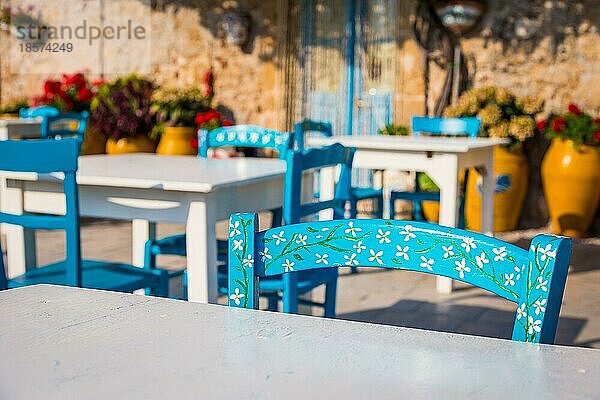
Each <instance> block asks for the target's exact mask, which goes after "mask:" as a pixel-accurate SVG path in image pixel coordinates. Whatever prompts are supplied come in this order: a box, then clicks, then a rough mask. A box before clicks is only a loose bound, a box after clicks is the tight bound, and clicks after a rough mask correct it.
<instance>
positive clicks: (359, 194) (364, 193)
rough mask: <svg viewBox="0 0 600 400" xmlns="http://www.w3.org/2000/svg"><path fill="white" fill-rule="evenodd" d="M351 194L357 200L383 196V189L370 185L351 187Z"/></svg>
mask: <svg viewBox="0 0 600 400" xmlns="http://www.w3.org/2000/svg"><path fill="white" fill-rule="evenodd" d="M350 196H352V197H353V198H354V199H356V200H366V199H374V198H378V197H381V196H383V191H382V190H381V189H373V188H369V187H353V188H351V189H350Z"/></svg>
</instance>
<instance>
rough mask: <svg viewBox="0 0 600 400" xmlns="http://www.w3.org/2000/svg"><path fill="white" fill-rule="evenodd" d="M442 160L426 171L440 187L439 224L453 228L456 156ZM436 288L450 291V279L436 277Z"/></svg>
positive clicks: (455, 199) (456, 203)
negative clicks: (433, 168)
mask: <svg viewBox="0 0 600 400" xmlns="http://www.w3.org/2000/svg"><path fill="white" fill-rule="evenodd" d="M443 160H444V162H443V163H442V164H441V166H442V168H441V169H439V170H437V171H435V172H433V173H430V172H427V173H428V174H430V176H431V177H432V178H433V179H434V181H436V183H437V185H438V186H439V188H440V225H444V226H449V227H452V228H454V227H456V218H457V215H458V158H457V157H456V156H447V157H444V159H443ZM436 289H437V291H438V293H444V294H450V293H452V279H450V278H446V277H437V280H436Z"/></svg>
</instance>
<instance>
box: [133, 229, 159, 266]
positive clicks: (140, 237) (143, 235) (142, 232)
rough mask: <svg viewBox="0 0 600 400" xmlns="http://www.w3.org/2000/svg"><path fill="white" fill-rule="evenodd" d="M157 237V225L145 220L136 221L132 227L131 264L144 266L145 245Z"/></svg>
mask: <svg viewBox="0 0 600 400" xmlns="http://www.w3.org/2000/svg"><path fill="white" fill-rule="evenodd" d="M155 237H156V224H155V223H154V222H149V221H146V220H144V219H134V220H133V221H132V225H131V239H132V240H131V263H132V264H133V265H135V266H136V267H143V266H144V245H145V244H146V241H147V240H148V239H154V238H155Z"/></svg>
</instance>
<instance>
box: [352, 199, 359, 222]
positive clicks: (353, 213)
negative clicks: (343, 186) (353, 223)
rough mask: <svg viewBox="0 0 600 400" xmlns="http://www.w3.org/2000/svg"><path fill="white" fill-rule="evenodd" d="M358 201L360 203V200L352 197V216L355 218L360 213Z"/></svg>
mask: <svg viewBox="0 0 600 400" xmlns="http://www.w3.org/2000/svg"><path fill="white" fill-rule="evenodd" d="M357 203H358V201H357V200H356V199H355V198H354V197H351V198H350V218H351V219H355V218H356V216H357V215H358V211H357Z"/></svg>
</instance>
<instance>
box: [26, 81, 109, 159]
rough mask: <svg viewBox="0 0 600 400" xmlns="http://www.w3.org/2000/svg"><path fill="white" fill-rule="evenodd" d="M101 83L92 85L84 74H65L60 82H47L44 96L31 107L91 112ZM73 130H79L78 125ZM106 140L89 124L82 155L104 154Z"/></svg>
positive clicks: (82, 146) (66, 111) (37, 98)
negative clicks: (93, 100)
mask: <svg viewBox="0 0 600 400" xmlns="http://www.w3.org/2000/svg"><path fill="white" fill-rule="evenodd" d="M100 84H101V82H99V81H98V82H94V83H90V82H89V81H88V79H87V78H86V77H85V75H84V74H82V73H75V74H70V75H67V74H63V75H62V78H61V79H60V80H52V79H49V80H46V81H45V82H44V88H43V94H42V95H41V96H36V97H34V98H33V99H32V101H31V105H32V106H34V107H38V106H51V107H54V108H57V109H58V110H60V111H61V112H62V113H69V112H78V113H81V112H82V111H87V112H89V111H90V109H91V103H92V99H93V98H94V96H95V94H96V91H97V89H98V86H99V85H100ZM77 123H78V122H74V124H75V126H74V127H73V130H75V129H76V128H77V126H76V124H77ZM104 142H105V140H104V139H103V138H102V136H101V135H99V134H98V133H97V131H95V130H94V129H92V128H91V127H90V126H89V124H88V127H87V128H86V132H85V137H84V140H83V144H82V145H81V154H82V155H85V154H99V153H104Z"/></svg>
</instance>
